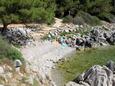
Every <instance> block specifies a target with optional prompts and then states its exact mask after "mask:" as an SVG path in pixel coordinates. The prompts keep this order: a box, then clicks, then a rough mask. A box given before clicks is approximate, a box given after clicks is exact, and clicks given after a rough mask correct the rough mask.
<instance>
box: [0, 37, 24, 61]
mask: <svg viewBox="0 0 115 86" xmlns="http://www.w3.org/2000/svg"><path fill="white" fill-rule="evenodd" d="M4 58H7V59H10V60H15V59H20V60H23V58H22V54H21V53H20V52H19V51H18V50H17V49H16V48H14V47H12V45H10V44H9V43H8V42H7V41H6V40H4V39H3V37H1V36H0V59H4Z"/></svg>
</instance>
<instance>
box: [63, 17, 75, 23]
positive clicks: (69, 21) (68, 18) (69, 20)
mask: <svg viewBox="0 0 115 86" xmlns="http://www.w3.org/2000/svg"><path fill="white" fill-rule="evenodd" d="M72 22H73V17H72V16H70V15H69V16H66V17H64V18H63V23H72Z"/></svg>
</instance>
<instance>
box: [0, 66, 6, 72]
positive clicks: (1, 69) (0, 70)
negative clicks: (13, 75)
mask: <svg viewBox="0 0 115 86" xmlns="http://www.w3.org/2000/svg"><path fill="white" fill-rule="evenodd" d="M4 72H5V71H4V68H3V67H1V66H0V74H4Z"/></svg>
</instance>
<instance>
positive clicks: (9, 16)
mask: <svg viewBox="0 0 115 86" xmlns="http://www.w3.org/2000/svg"><path fill="white" fill-rule="evenodd" d="M113 3H114V0H106V1H105V0H0V21H2V24H3V25H4V28H6V27H7V25H8V24H10V23H28V22H29V23H30V22H35V23H47V24H51V23H52V22H53V21H54V17H55V16H56V17H59V18H60V17H61V18H64V17H65V18H64V21H65V20H67V19H68V18H67V17H68V16H72V17H75V16H76V14H78V13H79V12H80V11H84V12H86V13H89V14H91V15H93V16H97V17H98V16H99V15H102V13H110V14H111V12H112V13H113V14H114V13H115V12H114V9H115V6H114V4H113ZM99 18H100V17H99ZM95 19H96V18H95ZM96 20H97V19H96ZM95 22H97V21H95Z"/></svg>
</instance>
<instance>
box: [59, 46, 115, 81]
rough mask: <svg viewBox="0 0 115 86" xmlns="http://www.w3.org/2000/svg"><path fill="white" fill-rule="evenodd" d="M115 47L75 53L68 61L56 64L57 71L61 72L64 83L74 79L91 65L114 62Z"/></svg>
mask: <svg viewBox="0 0 115 86" xmlns="http://www.w3.org/2000/svg"><path fill="white" fill-rule="evenodd" d="M114 50H115V46H110V47H105V48H96V49H89V50H85V52H84V51H79V52H76V53H75V54H74V55H72V56H71V57H70V58H69V60H66V61H65V62H60V63H59V64H58V68H59V70H61V71H62V73H63V75H64V77H65V81H66V82H67V81H70V80H73V79H74V78H76V76H78V75H79V74H81V73H83V72H84V71H85V70H87V69H89V68H90V67H91V66H93V65H96V64H97V65H104V64H106V62H107V61H109V60H113V61H115V52H114Z"/></svg>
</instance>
